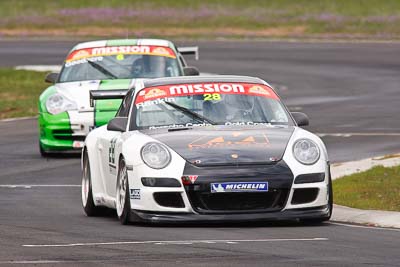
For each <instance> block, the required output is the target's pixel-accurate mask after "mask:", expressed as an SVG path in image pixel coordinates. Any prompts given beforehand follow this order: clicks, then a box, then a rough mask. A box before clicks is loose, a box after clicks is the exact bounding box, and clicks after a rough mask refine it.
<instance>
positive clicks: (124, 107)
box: [116, 89, 134, 117]
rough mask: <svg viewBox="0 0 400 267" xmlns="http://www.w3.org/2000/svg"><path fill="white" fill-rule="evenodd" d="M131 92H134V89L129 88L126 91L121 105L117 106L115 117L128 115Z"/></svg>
mask: <svg viewBox="0 0 400 267" xmlns="http://www.w3.org/2000/svg"><path fill="white" fill-rule="evenodd" d="M133 92H134V90H133V89H131V90H129V91H128V93H126V96H125V97H124V99H123V100H122V103H121V106H120V107H119V110H118V112H117V115H116V117H128V116H129V109H130V107H131V103H132V97H133Z"/></svg>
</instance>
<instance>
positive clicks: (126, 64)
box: [59, 46, 182, 82]
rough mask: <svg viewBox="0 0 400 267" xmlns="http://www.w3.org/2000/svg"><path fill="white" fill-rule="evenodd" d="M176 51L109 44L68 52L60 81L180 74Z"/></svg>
mask: <svg viewBox="0 0 400 267" xmlns="http://www.w3.org/2000/svg"><path fill="white" fill-rule="evenodd" d="M181 75H182V73H181V68H180V66H179V63H178V60H177V58H176V55H175V53H174V51H173V50H172V49H171V48H168V47H161V46H109V47H96V48H87V49H80V50H75V51H73V52H72V53H71V54H69V55H68V57H67V59H66V61H65V63H64V66H63V70H62V72H61V74H60V80H59V81H60V82H73V81H85V80H105V79H133V78H159V77H174V76H181Z"/></svg>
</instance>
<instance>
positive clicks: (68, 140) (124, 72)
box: [38, 39, 198, 156]
mask: <svg viewBox="0 0 400 267" xmlns="http://www.w3.org/2000/svg"><path fill="white" fill-rule="evenodd" d="M182 54H195V55H196V58H197V57H198V49H197V47H183V48H179V49H178V48H176V46H175V45H174V44H173V43H171V42H170V41H167V40H155V39H138V40H133V39H129V40H128V39H127V40H108V41H94V42H86V43H81V44H78V45H77V46H75V47H74V48H73V49H72V50H71V51H70V53H69V54H68V56H67V58H66V60H65V62H64V65H63V67H62V70H61V73H59V74H58V73H50V74H49V75H47V77H46V81H47V82H50V83H54V85H52V86H50V87H49V88H47V89H46V90H45V91H44V92H43V93H42V94H41V96H40V98H39V119H38V121H39V148H40V152H41V154H42V155H43V156H45V155H47V154H48V153H49V152H52V153H54V152H62V151H70V150H73V149H81V148H82V145H83V141H84V139H85V137H86V135H87V133H88V132H89V131H90V130H91V129H93V128H96V127H99V126H101V125H104V124H106V123H107V122H108V121H109V120H110V119H111V118H113V117H114V116H115V113H116V111H117V109H118V107H119V105H120V103H121V100H120V99H111V100H110V99H109V100H99V101H96V102H95V105H94V106H93V107H91V106H89V91H90V90H114V89H129V88H131V87H132V86H133V84H134V83H135V80H137V79H140V78H144V79H150V78H157V77H175V76H181V75H198V71H197V69H195V68H193V67H187V66H186V63H185V60H184V58H183V56H182Z"/></svg>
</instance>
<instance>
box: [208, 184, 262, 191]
mask: <svg viewBox="0 0 400 267" xmlns="http://www.w3.org/2000/svg"><path fill="white" fill-rule="evenodd" d="M260 191H261V192H267V191H268V182H227V183H211V193H231V192H260Z"/></svg>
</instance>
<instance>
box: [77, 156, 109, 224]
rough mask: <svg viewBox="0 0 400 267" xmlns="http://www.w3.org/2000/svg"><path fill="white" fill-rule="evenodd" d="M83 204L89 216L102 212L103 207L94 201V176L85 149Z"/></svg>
mask: <svg viewBox="0 0 400 267" xmlns="http://www.w3.org/2000/svg"><path fill="white" fill-rule="evenodd" d="M81 191H82V206H83V210H84V211H85V213H86V215H87V216H88V217H93V216H98V215H101V214H102V211H103V210H104V209H102V207H98V206H96V205H95V204H94V201H93V192H92V177H91V173H90V162H89V156H88V153H87V151H86V149H85V151H84V153H83V171H82V189H81Z"/></svg>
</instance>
